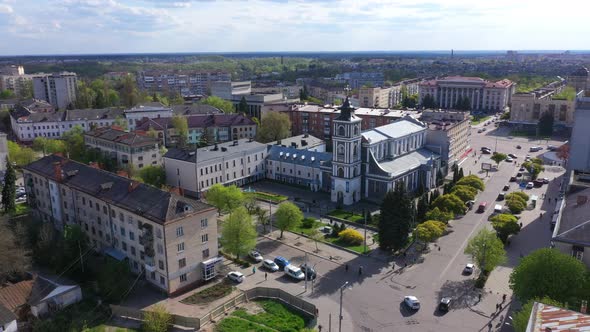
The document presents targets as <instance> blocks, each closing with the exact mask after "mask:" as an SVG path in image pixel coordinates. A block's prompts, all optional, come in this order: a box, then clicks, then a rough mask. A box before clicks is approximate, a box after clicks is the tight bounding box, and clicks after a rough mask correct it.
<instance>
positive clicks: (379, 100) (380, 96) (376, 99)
mask: <svg viewBox="0 0 590 332" xmlns="http://www.w3.org/2000/svg"><path fill="white" fill-rule="evenodd" d="M392 90H393V87H387V88H385V87H384V88H380V87H376V88H373V87H366V86H365V87H361V88H360V89H359V105H360V107H370V108H373V107H374V108H389V107H391V98H390V96H391V92H392Z"/></svg>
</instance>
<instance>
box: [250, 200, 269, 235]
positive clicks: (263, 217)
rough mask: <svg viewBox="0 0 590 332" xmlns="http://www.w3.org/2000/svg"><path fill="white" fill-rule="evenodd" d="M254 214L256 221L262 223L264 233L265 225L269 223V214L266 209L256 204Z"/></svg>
mask: <svg viewBox="0 0 590 332" xmlns="http://www.w3.org/2000/svg"><path fill="white" fill-rule="evenodd" d="M254 214H255V215H256V218H257V219H258V223H259V224H260V225H262V231H263V232H264V233H266V226H267V225H269V224H270V216H269V213H268V210H266V209H263V208H261V207H259V206H257V207H256V209H255V210H254Z"/></svg>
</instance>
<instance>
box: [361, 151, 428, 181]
mask: <svg viewBox="0 0 590 332" xmlns="http://www.w3.org/2000/svg"><path fill="white" fill-rule="evenodd" d="M431 158H438V155H437V154H436V153H434V152H432V151H430V150H428V149H424V148H422V149H418V150H415V151H412V152H410V153H408V154H405V155H403V156H401V157H397V158H395V159H393V160H382V161H377V163H376V165H375V164H372V165H370V166H369V167H371V168H372V167H374V166H377V167H378V168H379V169H378V170H374V169H372V170H371V171H370V173H371V174H379V173H383V172H385V173H387V174H388V175H389V176H391V177H398V176H400V175H403V174H404V173H406V172H407V171H408V170H412V169H416V168H418V167H420V165H425V164H427V163H428V162H429V160H430V159H431Z"/></svg>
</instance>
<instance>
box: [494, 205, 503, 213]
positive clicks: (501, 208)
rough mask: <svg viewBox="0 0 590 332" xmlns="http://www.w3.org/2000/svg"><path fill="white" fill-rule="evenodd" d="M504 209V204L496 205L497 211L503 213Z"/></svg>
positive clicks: (495, 210)
mask: <svg viewBox="0 0 590 332" xmlns="http://www.w3.org/2000/svg"><path fill="white" fill-rule="evenodd" d="M502 210H504V207H502V205H500V204H496V206H494V212H495V213H502Z"/></svg>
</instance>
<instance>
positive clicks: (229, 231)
mask: <svg viewBox="0 0 590 332" xmlns="http://www.w3.org/2000/svg"><path fill="white" fill-rule="evenodd" d="M257 236H258V234H257V233H256V227H255V226H254V223H253V222H252V217H251V216H250V214H249V213H248V211H247V210H246V208H244V207H243V206H240V207H238V208H236V209H235V210H234V211H233V212H232V213H231V214H230V215H229V217H227V219H226V220H225V221H224V222H223V224H222V227H221V239H220V240H221V244H222V245H223V249H224V250H225V251H226V252H227V253H230V254H234V255H236V258H240V256H242V255H245V254H247V253H248V252H249V251H250V250H252V249H254V247H256V237H257Z"/></svg>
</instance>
